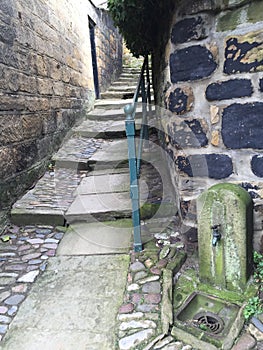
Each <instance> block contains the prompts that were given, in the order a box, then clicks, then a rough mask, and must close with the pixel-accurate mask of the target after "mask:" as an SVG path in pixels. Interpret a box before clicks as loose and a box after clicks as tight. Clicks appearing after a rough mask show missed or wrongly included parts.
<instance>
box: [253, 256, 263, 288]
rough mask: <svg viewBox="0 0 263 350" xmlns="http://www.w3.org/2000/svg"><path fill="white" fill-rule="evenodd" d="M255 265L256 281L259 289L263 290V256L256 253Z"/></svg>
mask: <svg viewBox="0 0 263 350" xmlns="http://www.w3.org/2000/svg"><path fill="white" fill-rule="evenodd" d="M254 264H255V270H254V281H255V282H256V283H257V284H258V285H259V289H260V290H261V289H262V285H263V255H262V254H260V253H258V252H254Z"/></svg>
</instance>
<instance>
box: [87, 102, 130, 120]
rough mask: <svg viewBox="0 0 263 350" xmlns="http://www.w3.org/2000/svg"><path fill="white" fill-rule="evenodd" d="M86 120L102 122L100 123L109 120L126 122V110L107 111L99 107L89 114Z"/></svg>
mask: <svg viewBox="0 0 263 350" xmlns="http://www.w3.org/2000/svg"><path fill="white" fill-rule="evenodd" d="M86 119H88V120H89V121H90V120H100V121H108V120H124V119H125V114H124V109H123V108H119V109H105V108H101V107H100V106H99V105H98V107H96V108H95V109H94V110H93V111H91V112H89V113H88V114H87V115H86Z"/></svg>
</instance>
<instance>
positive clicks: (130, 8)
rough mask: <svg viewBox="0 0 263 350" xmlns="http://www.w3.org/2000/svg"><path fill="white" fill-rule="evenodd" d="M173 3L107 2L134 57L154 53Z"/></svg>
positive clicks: (145, 0) (142, 0) (152, 0)
mask: <svg viewBox="0 0 263 350" xmlns="http://www.w3.org/2000/svg"><path fill="white" fill-rule="evenodd" d="M173 2H174V1H172V0H169V1H167V0H166V1H165V0H108V9H109V11H110V13H111V16H112V18H113V21H114V23H115V25H116V26H117V27H118V28H119V29H120V32H121V34H122V35H123V37H124V39H125V41H126V45H127V47H128V48H129V49H130V50H131V52H132V53H133V54H134V55H135V56H139V55H143V56H144V55H146V54H149V53H152V52H154V48H155V46H156V40H157V38H158V36H159V33H160V32H161V30H162V28H163V26H164V23H166V25H167V20H166V21H165V19H167V17H169V16H168V14H169V13H170V10H171V7H172V4H173Z"/></svg>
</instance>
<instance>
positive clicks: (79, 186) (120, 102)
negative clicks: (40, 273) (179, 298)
mask: <svg viewBox="0 0 263 350" xmlns="http://www.w3.org/2000/svg"><path fill="white" fill-rule="evenodd" d="M139 72H140V70H139V69H133V68H124V70H123V73H122V75H121V76H120V78H119V80H118V81H116V82H114V83H113V84H112V86H111V87H110V88H109V90H108V91H107V92H105V93H102V96H101V97H102V98H101V99H100V100H97V101H96V103H95V108H94V110H93V111H91V112H89V113H88V115H87V117H86V119H85V120H84V121H82V123H81V124H80V125H78V126H76V127H75V128H74V129H73V130H72V133H71V135H70V136H69V137H68V139H67V140H66V141H65V142H64V144H63V145H62V147H61V148H60V149H59V151H58V152H57V153H56V154H54V156H53V158H52V164H54V169H53V167H52V168H51V169H49V170H48V171H47V172H46V173H45V175H44V176H43V177H42V178H41V179H40V180H39V181H38V182H37V184H36V185H35V187H34V188H33V189H31V190H30V191H29V192H28V193H26V194H25V195H24V196H23V197H22V198H21V199H20V200H18V201H17V202H16V203H15V204H14V205H13V208H12V211H11V220H12V222H13V223H14V224H17V225H32V224H44V225H70V229H69V230H68V232H67V234H66V235H65V237H64V239H63V241H62V242H61V244H60V247H59V251H58V253H59V254H62V255H67V254H71V255H72V254H73V255H74V253H75V254H77V255H79V254H105V253H121V252H125V251H127V250H128V249H129V248H130V247H131V245H132V244H131V239H132V237H131V232H132V221H131V215H132V211H131V201H130V190H129V169H128V159H127V155H128V149H127V139H126V136H125V123H124V120H125V116H124V112H123V107H124V106H125V105H126V104H127V103H130V102H131V101H132V100H131V99H126V98H125V97H127V96H126V94H131V93H133V92H134V89H135V87H136V84H137V80H138V77H139ZM128 97H130V96H128ZM138 112H139V113H138V115H139V116H140V107H139V111H138ZM140 124H141V121H140V118H138V119H137V122H136V129H137V130H138V131H139V130H140ZM150 186H151V185H150ZM160 186H162V184H161V183H159V187H160ZM148 187H149V183H147V181H142V184H141V201H142V203H144V202H146V201H147V198H148V195H149V189H148ZM157 187H158V186H157ZM156 197H157V196H156ZM147 215H148V214H147V213H146V216H147ZM76 233H77V234H76Z"/></svg>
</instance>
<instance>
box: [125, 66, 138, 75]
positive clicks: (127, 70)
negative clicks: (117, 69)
mask: <svg viewBox="0 0 263 350" xmlns="http://www.w3.org/2000/svg"><path fill="white" fill-rule="evenodd" d="M125 73H129V74H140V73H141V67H140V68H131V67H123V68H122V74H125Z"/></svg>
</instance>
